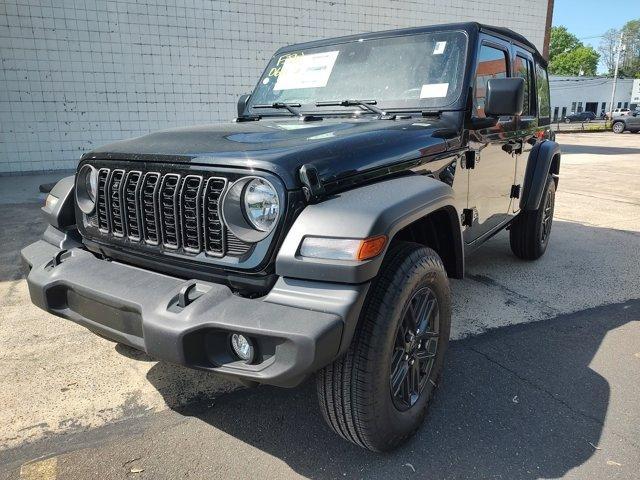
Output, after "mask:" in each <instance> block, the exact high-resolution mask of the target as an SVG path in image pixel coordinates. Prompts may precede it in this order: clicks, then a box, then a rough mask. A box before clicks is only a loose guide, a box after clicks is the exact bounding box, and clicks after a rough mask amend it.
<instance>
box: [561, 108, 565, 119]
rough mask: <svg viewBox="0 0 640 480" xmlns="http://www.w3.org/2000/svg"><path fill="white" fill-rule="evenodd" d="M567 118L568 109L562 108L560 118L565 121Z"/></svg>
mask: <svg viewBox="0 0 640 480" xmlns="http://www.w3.org/2000/svg"><path fill="white" fill-rule="evenodd" d="M566 116H567V107H562V116H561V117H560V118H561V119H563V118H564V117H566Z"/></svg>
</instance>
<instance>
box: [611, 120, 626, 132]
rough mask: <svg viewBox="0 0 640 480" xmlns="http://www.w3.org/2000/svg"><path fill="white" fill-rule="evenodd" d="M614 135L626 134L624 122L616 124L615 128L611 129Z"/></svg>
mask: <svg viewBox="0 0 640 480" xmlns="http://www.w3.org/2000/svg"><path fill="white" fill-rule="evenodd" d="M611 128H612V130H613V133H622V132H624V123H623V122H615V123H614V124H613V127H611Z"/></svg>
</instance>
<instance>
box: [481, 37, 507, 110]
mask: <svg viewBox="0 0 640 480" xmlns="http://www.w3.org/2000/svg"><path fill="white" fill-rule="evenodd" d="M506 77H507V53H506V52H505V51H504V50H500V49H499V48H495V47H490V46H489V45H482V46H481V47H480V52H479V54H478V66H477V68H476V85H475V94H474V97H473V106H474V110H475V115H476V116H477V117H480V118H483V117H486V115H485V113H484V101H485V98H486V96H487V82H488V81H489V80H491V79H492V78H506Z"/></svg>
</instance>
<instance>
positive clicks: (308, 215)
mask: <svg viewBox="0 0 640 480" xmlns="http://www.w3.org/2000/svg"><path fill="white" fill-rule="evenodd" d="M454 205H455V195H454V191H453V189H452V188H451V187H450V186H449V185H447V184H445V183H443V182H441V181H439V180H436V179H434V178H431V177H427V176H423V175H414V176H406V177H400V178H393V179H390V180H385V181H382V182H379V183H375V184H370V185H365V186H362V187H358V188H355V189H353V190H349V191H346V192H342V193H339V194H336V195H334V196H332V197H329V198H327V199H325V200H324V201H322V202H320V203H317V204H312V205H308V206H307V207H305V209H304V210H303V211H302V212H301V213H300V215H299V216H298V218H297V219H296V221H295V222H294V224H293V225H292V227H291V228H290V230H289V232H288V234H287V236H286V238H285V240H284V242H283V243H282V246H281V247H280V251H279V252H278V256H277V258H276V274H278V275H279V276H281V277H289V278H300V279H305V280H317V281H324V282H339V283H351V284H355V283H364V282H368V281H370V280H372V279H373V278H374V277H375V276H376V275H377V274H378V270H379V269H380V265H381V264H382V260H383V258H384V254H385V253H386V248H388V246H389V243H390V242H391V240H392V239H393V237H394V236H395V234H396V233H398V232H399V231H400V230H401V229H402V228H404V227H406V226H407V225H409V224H411V223H413V222H415V221H417V220H420V219H421V218H424V217H425V216H426V215H429V214H430V213H433V212H435V211H439V210H445V211H446V212H447V213H448V214H449V219H450V222H451V228H452V229H453V231H452V234H453V235H452V238H453V239H454V243H455V245H454V249H455V255H456V262H457V264H458V265H457V268H456V270H457V272H456V273H457V275H456V276H461V275H462V274H463V271H464V243H463V240H462V232H461V225H460V215H459V212H458V211H457V209H456V208H455V206H454ZM376 235H386V236H387V238H388V241H387V244H386V246H385V251H384V252H383V253H381V254H380V255H378V256H377V257H375V258H373V259H371V260H366V261H360V262H358V261H348V260H323V259H315V258H304V257H301V256H300V255H299V249H300V246H301V244H302V241H303V239H304V238H305V237H307V236H317V237H328V238H355V239H359V238H360V239H364V238H368V237H373V236H376Z"/></svg>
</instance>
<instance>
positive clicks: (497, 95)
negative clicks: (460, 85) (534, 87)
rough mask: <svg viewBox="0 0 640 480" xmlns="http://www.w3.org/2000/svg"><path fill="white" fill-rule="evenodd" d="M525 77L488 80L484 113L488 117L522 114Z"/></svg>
mask: <svg viewBox="0 0 640 480" xmlns="http://www.w3.org/2000/svg"><path fill="white" fill-rule="evenodd" d="M523 107H524V78H492V79H491V80H489V81H488V82H487V94H486V97H485V102H484V113H485V115H487V116H488V117H501V116H514V115H521V114H522V109H523Z"/></svg>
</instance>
